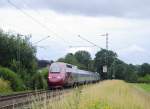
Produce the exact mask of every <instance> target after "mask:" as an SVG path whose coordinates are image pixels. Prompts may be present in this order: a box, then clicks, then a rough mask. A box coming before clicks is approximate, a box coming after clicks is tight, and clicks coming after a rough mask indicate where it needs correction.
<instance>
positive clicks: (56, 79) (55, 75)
mask: <svg viewBox="0 0 150 109" xmlns="http://www.w3.org/2000/svg"><path fill="white" fill-rule="evenodd" d="M98 80H99V75H98V73H93V72H89V71H85V70H80V69H78V68H77V66H74V65H71V64H67V63H63V62H54V63H52V64H51V66H50V68H49V74H48V84H49V87H64V86H72V85H75V84H84V83H90V82H96V81H98Z"/></svg>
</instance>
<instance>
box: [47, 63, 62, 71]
mask: <svg viewBox="0 0 150 109" xmlns="http://www.w3.org/2000/svg"><path fill="white" fill-rule="evenodd" d="M60 72H61V68H60V66H59V65H58V64H52V65H51V66H50V73H60Z"/></svg>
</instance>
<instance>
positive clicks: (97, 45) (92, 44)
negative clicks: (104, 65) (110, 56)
mask: <svg viewBox="0 0 150 109" xmlns="http://www.w3.org/2000/svg"><path fill="white" fill-rule="evenodd" d="M78 37H79V38H80V39H82V40H84V41H86V42H88V43H90V44H92V45H93V46H95V47H98V48H100V49H102V48H101V47H100V46H99V45H97V44H95V43H93V42H91V41H89V40H88V39H86V38H84V37H82V36H81V35H78Z"/></svg>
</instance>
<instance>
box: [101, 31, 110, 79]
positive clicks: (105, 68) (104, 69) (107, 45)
mask: <svg viewBox="0 0 150 109" xmlns="http://www.w3.org/2000/svg"><path fill="white" fill-rule="evenodd" d="M108 35H109V34H108V33H106V34H102V35H99V36H105V37H106V53H105V65H104V66H103V73H105V74H106V77H105V78H107V75H108V50H109V39H108Z"/></svg>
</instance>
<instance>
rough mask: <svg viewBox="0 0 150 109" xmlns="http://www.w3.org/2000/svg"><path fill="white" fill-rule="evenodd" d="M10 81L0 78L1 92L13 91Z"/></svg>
mask: <svg viewBox="0 0 150 109" xmlns="http://www.w3.org/2000/svg"><path fill="white" fill-rule="evenodd" d="M11 91H12V89H11V87H10V82H9V81H6V80H3V79H2V78H0V93H7V92H11Z"/></svg>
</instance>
